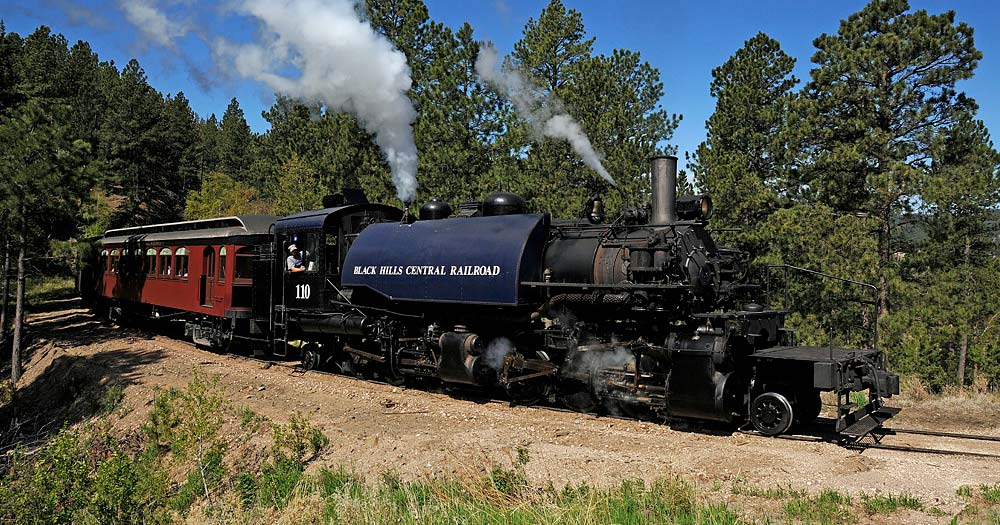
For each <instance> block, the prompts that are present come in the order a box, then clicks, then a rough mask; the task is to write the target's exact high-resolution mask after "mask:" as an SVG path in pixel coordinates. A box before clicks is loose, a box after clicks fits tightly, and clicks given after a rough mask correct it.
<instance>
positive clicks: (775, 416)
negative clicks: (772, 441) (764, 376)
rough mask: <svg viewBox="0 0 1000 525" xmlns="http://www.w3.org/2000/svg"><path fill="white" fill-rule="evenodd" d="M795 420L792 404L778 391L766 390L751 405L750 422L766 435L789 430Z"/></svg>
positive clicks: (774, 434)
mask: <svg viewBox="0 0 1000 525" xmlns="http://www.w3.org/2000/svg"><path fill="white" fill-rule="evenodd" d="M793 420H794V414H793V412H792V404H791V403H789V402H788V398H786V397H785V396H783V395H781V394H779V393H777V392H765V393H763V394H761V395H759V396H757V399H754V400H753V404H751V405H750V422H751V423H753V426H754V428H756V429H757V431H758V432H760V433H761V434H764V435H765V436H777V435H778V434H781V433H783V432H787V431H788V429H789V428H790V427H791V426H792V421H793Z"/></svg>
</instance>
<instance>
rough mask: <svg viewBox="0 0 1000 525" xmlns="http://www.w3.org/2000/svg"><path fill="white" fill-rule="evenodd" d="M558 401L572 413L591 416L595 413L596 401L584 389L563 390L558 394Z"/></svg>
mask: <svg viewBox="0 0 1000 525" xmlns="http://www.w3.org/2000/svg"><path fill="white" fill-rule="evenodd" d="M559 401H560V402H561V403H562V404H563V405H566V408H569V409H570V410H572V411H574V412H582V413H585V414H592V413H594V412H596V411H597V407H598V404H597V400H596V399H594V396H593V395H592V394H591V393H590V392H589V391H587V390H586V389H584V388H577V389H572V390H564V391H562V392H560V393H559Z"/></svg>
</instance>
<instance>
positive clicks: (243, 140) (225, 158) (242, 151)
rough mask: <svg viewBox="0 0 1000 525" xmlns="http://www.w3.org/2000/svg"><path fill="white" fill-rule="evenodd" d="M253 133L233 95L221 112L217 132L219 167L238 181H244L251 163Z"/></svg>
mask: <svg viewBox="0 0 1000 525" xmlns="http://www.w3.org/2000/svg"><path fill="white" fill-rule="evenodd" d="M252 141H253V134H252V133H251V132H250V125H249V124H247V119H246V118H245V117H244V115H243V110H242V109H241V108H240V103H239V102H238V101H237V100H236V98H235V97H233V99H232V100H231V101H229V106H228V107H226V112H225V113H223V114H222V125H221V126H220V134H219V169H221V170H222V171H223V172H224V173H226V174H228V175H229V176H230V177H233V178H234V179H236V180H239V181H246V180H247V176H248V172H249V168H250V165H251V164H252V160H251V156H250V149H251V143H252Z"/></svg>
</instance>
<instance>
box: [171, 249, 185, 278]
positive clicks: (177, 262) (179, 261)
mask: <svg viewBox="0 0 1000 525" xmlns="http://www.w3.org/2000/svg"><path fill="white" fill-rule="evenodd" d="M174 268H176V270H175V271H174V275H176V276H177V277H180V278H181V279H187V276H188V250H187V248H177V253H176V254H175V256H174Z"/></svg>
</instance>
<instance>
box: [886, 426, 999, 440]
mask: <svg viewBox="0 0 1000 525" xmlns="http://www.w3.org/2000/svg"><path fill="white" fill-rule="evenodd" d="M880 433H883V434H886V435H889V434H916V435H919V436H936V437H946V438H953V439H969V440H975V441H996V442H1000V436H984V435H981V434H960V433H957V432H942V431H937V430H921V429H916V428H890V427H882V429H881V432H880Z"/></svg>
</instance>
